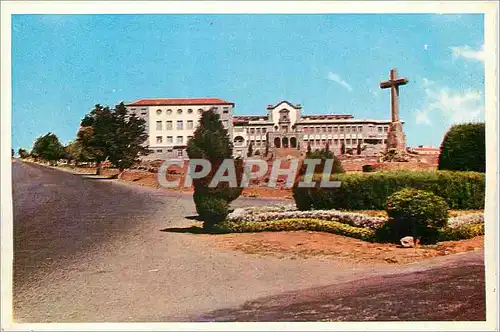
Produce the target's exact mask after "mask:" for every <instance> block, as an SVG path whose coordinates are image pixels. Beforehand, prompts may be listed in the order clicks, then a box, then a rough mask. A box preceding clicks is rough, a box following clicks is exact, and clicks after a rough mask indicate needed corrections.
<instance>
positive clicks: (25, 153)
mask: <svg viewBox="0 0 500 332" xmlns="http://www.w3.org/2000/svg"><path fill="white" fill-rule="evenodd" d="M17 154H18V155H19V158H21V159H25V158H28V157H29V156H30V154H29V152H28V151H26V150H25V149H21V148H19V150H17Z"/></svg>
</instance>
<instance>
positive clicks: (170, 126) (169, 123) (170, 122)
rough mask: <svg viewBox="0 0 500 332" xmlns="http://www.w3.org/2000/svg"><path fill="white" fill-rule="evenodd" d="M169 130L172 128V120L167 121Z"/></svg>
mask: <svg viewBox="0 0 500 332" xmlns="http://www.w3.org/2000/svg"><path fill="white" fill-rule="evenodd" d="M166 129H167V130H172V121H167V128H166Z"/></svg>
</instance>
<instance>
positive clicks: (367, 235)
mask: <svg viewBox="0 0 500 332" xmlns="http://www.w3.org/2000/svg"><path fill="white" fill-rule="evenodd" d="M212 230H213V231H214V232H216V233H256V232H282V231H302V230H307V231H316V232H326V233H333V234H338V235H344V236H348V237H352V238H356V239H360V240H364V241H373V240H374V238H375V232H374V231H372V230H370V229H367V228H360V227H354V226H350V225H347V224H343V223H340V222H336V221H325V220H319V219H281V220H273V221H260V222H256V221H238V222H231V221H224V222H221V223H218V224H216V225H214V227H213V229H212Z"/></svg>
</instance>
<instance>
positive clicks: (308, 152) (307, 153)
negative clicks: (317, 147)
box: [306, 141, 312, 156]
mask: <svg viewBox="0 0 500 332" xmlns="http://www.w3.org/2000/svg"><path fill="white" fill-rule="evenodd" d="M311 152H312V148H311V142H310V141H308V142H307V152H306V156H307V155H309V154H310V153H311Z"/></svg>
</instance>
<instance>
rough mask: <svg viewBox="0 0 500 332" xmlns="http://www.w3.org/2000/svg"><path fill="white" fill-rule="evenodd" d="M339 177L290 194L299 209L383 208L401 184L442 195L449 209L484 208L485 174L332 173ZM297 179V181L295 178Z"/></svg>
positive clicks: (296, 189) (404, 186)
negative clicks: (332, 183)
mask: <svg viewBox="0 0 500 332" xmlns="http://www.w3.org/2000/svg"><path fill="white" fill-rule="evenodd" d="M331 178H332V180H338V181H341V186H340V187H338V188H319V183H320V176H315V180H316V187H314V188H299V187H298V186H295V187H294V188H293V197H294V199H295V203H296V205H297V208H298V209H300V210H330V209H342V210H384V209H385V207H386V201H387V197H389V196H390V195H391V194H393V193H394V192H396V191H398V190H401V189H403V188H407V187H410V188H415V189H420V190H426V191H430V192H432V193H434V194H435V195H438V196H441V197H443V198H444V200H445V201H446V203H447V204H448V206H449V207H450V208H451V209H455V210H480V209H483V208H484V196H485V174H484V173H477V172H453V171H436V172H426V171H420V172H417V171H397V172H391V171H387V172H376V173H364V174H363V173H357V174H354V173H351V174H335V175H332V176H331ZM297 182H298V181H297Z"/></svg>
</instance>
